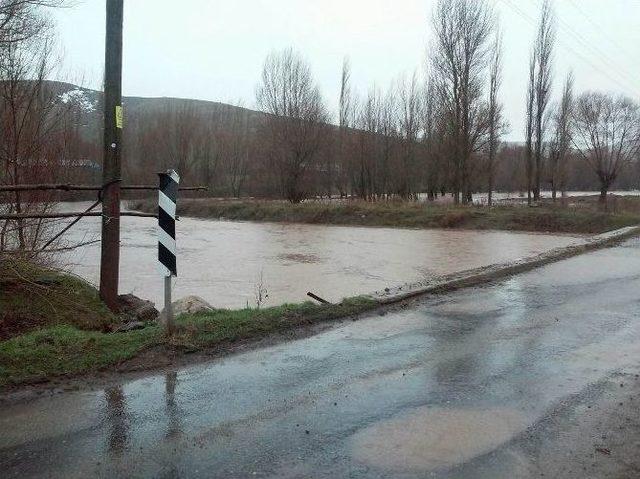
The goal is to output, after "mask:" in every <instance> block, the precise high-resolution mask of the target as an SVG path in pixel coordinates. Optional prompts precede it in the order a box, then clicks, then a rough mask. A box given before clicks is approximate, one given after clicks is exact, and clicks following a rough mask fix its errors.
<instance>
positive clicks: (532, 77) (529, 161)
mask: <svg viewBox="0 0 640 479" xmlns="http://www.w3.org/2000/svg"><path fill="white" fill-rule="evenodd" d="M535 86H536V50H535V48H534V49H533V50H532V52H531V58H530V59H529V78H528V83H527V121H526V125H525V138H526V140H525V142H526V158H525V167H526V170H527V171H526V176H527V205H529V206H531V204H532V200H533V198H532V196H531V193H532V191H533V131H534V127H535V111H534V105H535V100H536V93H535V91H536V90H535Z"/></svg>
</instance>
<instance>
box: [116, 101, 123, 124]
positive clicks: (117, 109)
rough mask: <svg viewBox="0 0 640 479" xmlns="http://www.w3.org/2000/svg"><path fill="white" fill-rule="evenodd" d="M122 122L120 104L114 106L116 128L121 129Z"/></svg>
mask: <svg viewBox="0 0 640 479" xmlns="http://www.w3.org/2000/svg"><path fill="white" fill-rule="evenodd" d="M122 122H123V114H122V105H117V106H116V128H120V129H122Z"/></svg>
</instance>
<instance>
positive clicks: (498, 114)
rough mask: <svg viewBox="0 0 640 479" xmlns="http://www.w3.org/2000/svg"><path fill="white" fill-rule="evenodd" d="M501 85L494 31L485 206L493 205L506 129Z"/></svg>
mask: <svg viewBox="0 0 640 479" xmlns="http://www.w3.org/2000/svg"><path fill="white" fill-rule="evenodd" d="M501 83H502V33H501V32H500V30H499V29H498V30H497V31H496V36H495V40H494V43H493V48H492V53H491V66H490V67H489V112H488V123H489V133H488V139H487V143H488V145H487V150H488V151H487V177H488V188H487V189H488V198H487V204H488V205H489V206H491V205H492V204H493V189H494V184H495V171H496V162H497V156H498V147H499V145H500V137H501V136H502V134H503V133H504V130H505V128H506V125H505V122H504V120H503V115H502V103H500V100H499V98H498V93H499V90H500V84H501Z"/></svg>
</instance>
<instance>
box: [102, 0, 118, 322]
mask: <svg viewBox="0 0 640 479" xmlns="http://www.w3.org/2000/svg"><path fill="white" fill-rule="evenodd" d="M122 10H123V0H107V28H106V32H107V33H106V37H105V52H104V155H103V161H102V182H103V185H105V188H104V191H103V197H102V198H103V199H102V253H101V257H100V298H102V300H103V301H104V302H105V304H106V305H107V306H108V307H109V309H111V310H112V311H116V310H117V309H118V275H119V270H120V174H121V168H120V152H121V149H122V146H121V144H120V142H121V138H122V16H123V14H122Z"/></svg>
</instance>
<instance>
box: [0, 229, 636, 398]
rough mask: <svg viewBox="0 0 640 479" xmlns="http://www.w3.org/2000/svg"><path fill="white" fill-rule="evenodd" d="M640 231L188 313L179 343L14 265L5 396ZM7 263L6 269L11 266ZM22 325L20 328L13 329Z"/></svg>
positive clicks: (3, 302)
mask: <svg viewBox="0 0 640 479" xmlns="http://www.w3.org/2000/svg"><path fill="white" fill-rule="evenodd" d="M638 232H639V230H638V228H625V229H623V230H619V231H616V232H612V233H609V234H604V235H599V236H596V237H593V238H591V239H589V240H588V241H587V242H586V243H584V244H582V245H569V246H566V247H564V248H557V249H555V250H553V251H550V252H548V253H547V254H542V255H539V256H537V257H533V258H529V259H523V260H521V261H519V262H516V263H510V264H503V265H495V266H494V267H489V268H481V269H479V270H475V271H468V272H466V273H464V272H463V273H462V274H458V275H453V276H451V277H448V278H443V279H441V280H440V281H439V282H434V283H431V284H416V285H413V287H411V286H410V287H408V288H406V289H405V290H403V289H402V288H399V289H394V290H390V289H387V290H386V291H385V292H384V293H381V294H377V295H376V294H372V295H368V296H359V297H353V298H347V299H344V300H342V301H340V302H339V303H336V304H322V305H315V304H312V303H309V302H305V303H302V304H284V305H281V306H276V307H270V308H255V309H253V308H245V309H240V310H226V309H215V310H213V311H209V312H206V313H200V314H193V315H181V316H179V317H178V318H177V324H178V330H177V333H175V334H174V335H172V336H167V335H166V334H165V333H164V331H163V329H162V328H161V326H160V325H159V324H158V323H157V322H156V321H149V322H147V323H146V324H144V327H143V328H142V329H138V330H133V331H124V332H115V330H117V329H118V328H117V327H118V326H119V325H120V323H121V321H122V320H121V319H120V318H119V317H117V316H114V315H113V314H111V313H110V312H109V311H107V310H106V308H105V307H104V305H103V304H102V303H101V302H100V301H99V299H98V293H97V291H96V290H95V289H94V288H93V287H91V286H90V285H89V284H87V283H85V282H84V281H82V280H79V279H77V278H74V277H71V276H69V275H66V274H63V273H60V272H57V271H54V270H51V269H47V268H42V267H37V266H34V265H31V264H28V265H26V267H25V264H24V263H20V262H17V263H13V266H12V267H13V271H12V270H11V268H10V269H9V270H7V271H6V272H5V274H2V275H0V278H2V281H3V282H2V288H1V289H0V326H2V328H1V330H2V331H3V332H4V333H6V334H3V336H2V337H0V391H3V390H4V391H9V390H11V389H15V388H18V387H20V386H24V385H28V384H34V383H45V384H46V383H49V384H51V383H50V382H51V381H52V380H58V379H60V378H62V379H67V380H68V379H69V378H71V379H73V378H74V377H87V376H88V375H89V376H90V375H95V374H97V373H99V372H106V373H109V372H111V373H114V372H118V373H121V372H130V371H138V370H148V369H157V368H159V367H163V366H167V365H172V364H176V363H180V362H184V361H187V362H189V361H191V362H193V361H195V360H196V359H195V358H196V357H197V355H195V356H194V353H200V357H201V358H203V359H207V358H210V357H215V356H220V355H224V354H229V353H231V352H235V351H238V350H239V349H240V348H243V347H255V346H256V345H257V344H258V343H259V342H260V341H269V340H270V341H272V342H278V341H282V340H285V339H290V338H295V337H299V336H301V335H302V336H304V335H309V334H313V333H314V331H317V330H318V329H317V328H320V327H328V324H329V323H330V321H332V320H343V319H347V318H350V319H353V320H355V319H357V318H358V316H359V315H360V314H363V313H366V312H370V311H372V310H374V309H379V310H380V312H381V313H382V314H384V311H385V310H384V308H385V307H389V306H385V305H389V304H390V303H397V302H403V301H405V300H408V299H410V298H412V297H414V296H417V295H420V294H426V293H443V292H448V291H452V290H455V289H460V288H464V287H468V286H473V285H478V284H486V283H489V282H491V281H495V280H497V279H501V278H505V277H506V276H510V275H513V274H517V273H521V272H524V271H528V270H531V269H534V268H536V267H538V266H542V265H545V264H549V263H552V262H555V261H559V260H562V259H565V258H569V257H571V256H576V255H578V254H581V253H583V252H586V251H592V250H594V249H598V248H602V247H606V246H612V245H615V244H618V243H620V242H621V241H623V240H624V239H626V238H630V237H633V236H636V235H638ZM7 264H8V263H7V262H6V261H5V262H4V263H3V265H4V267H5V268H6V267H7ZM9 264H10V263H9ZM10 266H11V264H10ZM402 306H403V304H400V305H399V306H397V307H400V308H401V307H402ZM12 324H13V326H14V327H13V328H7V325H9V326H10V325H12ZM323 325H325V326H323ZM63 382H64V381H63Z"/></svg>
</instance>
